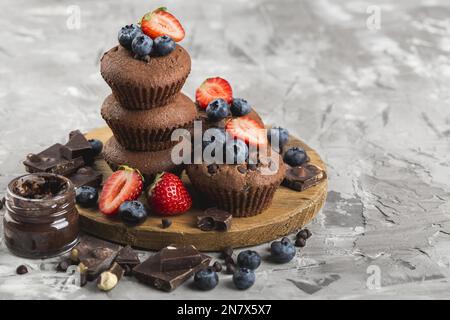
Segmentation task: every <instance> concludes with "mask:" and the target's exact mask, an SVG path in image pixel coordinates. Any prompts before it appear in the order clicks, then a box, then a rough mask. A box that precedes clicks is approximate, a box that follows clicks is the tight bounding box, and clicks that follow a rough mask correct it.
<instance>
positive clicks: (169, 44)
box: [118, 24, 176, 59]
mask: <svg viewBox="0 0 450 320" xmlns="http://www.w3.org/2000/svg"><path fill="white" fill-rule="evenodd" d="M118 39H119V43H120V44H121V45H122V46H123V47H125V48H127V49H128V50H131V51H132V52H133V53H134V54H135V55H136V57H137V58H139V59H145V58H146V57H149V56H166V55H168V54H169V53H171V52H172V51H173V50H174V49H175V47H176V44H175V41H173V40H172V38H170V37H169V36H167V35H163V36H159V37H157V38H155V39H152V38H150V37H149V36H147V35H145V34H144V33H143V32H142V30H141V28H140V27H139V26H138V25H135V24H130V25H126V26H125V27H122V28H121V29H120V31H119V34H118Z"/></svg>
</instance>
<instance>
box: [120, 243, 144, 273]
mask: <svg viewBox="0 0 450 320" xmlns="http://www.w3.org/2000/svg"><path fill="white" fill-rule="evenodd" d="M115 262H116V263H118V264H119V265H120V266H121V267H122V268H123V269H124V273H125V275H126V276H129V275H131V273H132V270H133V268H134V267H136V266H137V265H138V264H140V263H141V261H140V260H139V257H138V255H137V253H136V252H134V250H133V249H132V248H131V247H130V246H126V247H124V248H122V249H121V250H120V251H119V253H118V254H117V257H116V261H115Z"/></svg>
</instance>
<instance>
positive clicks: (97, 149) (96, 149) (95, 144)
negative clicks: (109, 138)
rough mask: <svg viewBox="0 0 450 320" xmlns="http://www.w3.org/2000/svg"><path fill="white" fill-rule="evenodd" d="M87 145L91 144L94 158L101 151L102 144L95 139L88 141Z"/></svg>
mask: <svg viewBox="0 0 450 320" xmlns="http://www.w3.org/2000/svg"><path fill="white" fill-rule="evenodd" d="M88 141H89V143H90V144H91V147H92V150H93V151H94V156H98V155H99V154H100V153H101V152H102V149H103V142H101V141H100V140H97V139H89V140H88Z"/></svg>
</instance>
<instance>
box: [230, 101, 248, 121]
mask: <svg viewBox="0 0 450 320" xmlns="http://www.w3.org/2000/svg"><path fill="white" fill-rule="evenodd" d="M230 110H231V113H232V114H233V116H235V117H241V116H245V115H246V114H248V113H250V111H252V108H251V107H250V104H249V103H248V102H247V100H245V99H241V98H234V99H233V103H232V104H231V107H230Z"/></svg>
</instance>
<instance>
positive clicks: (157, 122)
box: [101, 44, 197, 182]
mask: <svg viewBox="0 0 450 320" xmlns="http://www.w3.org/2000/svg"><path fill="white" fill-rule="evenodd" d="M190 70H191V59H190V57H189V54H188V53H187V52H186V50H184V49H183V48H182V47H181V46H180V45H178V44H177V45H176V47H175V49H174V50H173V51H172V52H170V53H169V54H167V55H165V56H152V57H150V58H149V59H139V58H137V57H136V56H135V55H134V54H133V52H132V51H131V50H129V49H127V48H125V47H124V46H122V45H118V46H116V47H114V48H112V49H111V50H109V51H107V52H106V53H105V54H104V55H103V57H102V59H101V74H102V76H103V78H104V79H105V81H106V82H107V83H108V85H109V86H110V87H111V89H112V94H111V95H109V96H108V97H107V98H106V99H105V101H104V102H103V106H102V110H101V114H102V117H103V119H104V120H105V121H106V123H107V124H108V126H109V127H110V128H111V130H112V132H113V137H111V138H110V139H109V140H108V141H107V142H106V144H105V147H104V151H103V155H104V158H105V160H106V162H107V163H108V164H109V166H110V167H111V169H113V170H116V169H117V168H118V167H119V166H121V165H128V166H130V167H133V168H136V169H139V171H140V172H141V173H142V174H143V175H144V177H145V178H146V180H147V181H149V182H151V181H152V180H153V178H154V176H155V174H156V173H158V172H161V171H169V172H173V173H176V174H179V173H180V172H181V170H182V168H181V167H180V166H179V165H175V164H174V163H173V162H172V160H171V151H172V148H173V146H174V145H175V143H176V142H173V141H171V134H172V132H173V131H174V130H175V129H178V128H186V129H190V128H191V127H192V125H193V122H194V120H195V118H196V117H197V110H196V106H195V104H194V103H193V102H192V100H191V99H189V98H188V97H187V96H185V95H184V94H183V93H181V92H180V90H181V88H182V87H183V85H184V82H185V81H186V78H187V77H188V75H189V72H190Z"/></svg>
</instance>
